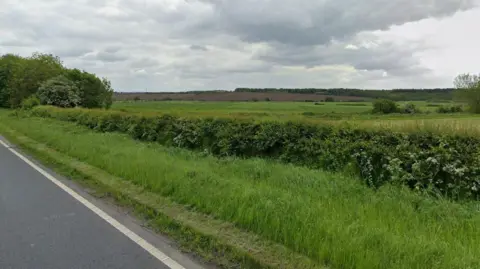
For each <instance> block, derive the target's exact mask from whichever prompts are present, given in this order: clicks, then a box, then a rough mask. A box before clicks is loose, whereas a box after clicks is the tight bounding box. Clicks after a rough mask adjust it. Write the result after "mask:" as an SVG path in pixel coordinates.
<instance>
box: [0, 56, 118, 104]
mask: <svg viewBox="0 0 480 269" xmlns="http://www.w3.org/2000/svg"><path fill="white" fill-rule="evenodd" d="M112 98H113V89H112V87H111V83H110V81H109V80H107V79H106V78H99V77H97V76H96V75H95V74H92V73H88V72H86V71H82V70H79V69H69V68H66V67H65V66H64V65H63V63H62V61H61V60H60V58H59V57H57V56H54V55H52V54H43V53H33V54H32V55H31V56H29V57H21V56H19V55H15V54H5V55H2V56H1V57H0V107H3V108H19V107H22V106H23V105H35V104H36V103H39V104H45V105H55V106H60V107H75V106H81V107H85V108H109V107H110V106H111V104H112Z"/></svg>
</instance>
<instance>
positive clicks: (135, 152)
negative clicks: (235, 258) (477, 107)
mask: <svg viewBox="0 0 480 269" xmlns="http://www.w3.org/2000/svg"><path fill="white" fill-rule="evenodd" d="M271 127H275V126H274V125H272V126H271ZM159 128H162V126H159ZM265 128H269V127H267V126H265ZM9 129H10V130H12V129H13V130H15V131H14V132H11V131H10V132H9V131H7V130H9ZM0 130H1V131H2V133H5V134H8V136H9V137H11V138H14V139H15V140H14V141H15V142H17V141H22V142H23V143H22V142H21V143H20V145H22V146H24V148H27V149H32V150H31V151H32V152H34V153H39V152H40V153H39V154H38V155H39V156H40V157H43V158H42V160H46V161H48V162H47V163H61V164H66V165H68V166H67V167H65V168H66V169H65V171H66V172H67V173H71V171H72V169H74V170H75V171H77V170H79V171H81V172H82V175H83V174H84V173H85V174H86V176H87V178H89V179H92V180H93V181H92V183H94V184H95V185H96V186H100V185H101V186H102V187H104V185H105V184H106V185H107V186H112V187H113V188H114V189H113V192H112V193H115V194H119V195H123V198H122V199H129V198H132V197H133V198H132V199H135V201H140V202H142V203H145V204H147V205H148V206H139V208H147V209H148V210H149V211H150V212H151V213H150V214H151V215H155V216H158V215H159V214H160V215H161V214H162V213H161V212H165V211H166V212H168V213H167V214H168V216H172V217H174V218H177V217H179V218H180V219H181V220H180V221H181V222H180V223H186V224H187V226H188V227H192V228H194V229H195V228H197V227H198V228H200V231H206V232H207V233H208V234H209V235H211V237H212V238H219V239H220V240H222V241H223V242H227V243H231V242H233V244H234V245H235V246H241V248H242V253H243V249H245V251H246V252H247V253H254V254H252V256H253V257H255V258H258V257H260V260H261V261H265V260H272V259H273V263H271V266H265V267H262V268H285V269H287V268H295V269H296V268H299V269H300V268H302V269H306V268H311V269H313V268H332V269H334V268H336V269H339V268H355V269H452V268H455V269H467V268H471V269H474V268H475V269H476V268H480V260H479V258H478V257H480V240H477V239H478V237H479V233H478V227H479V226H480V214H478V209H479V208H478V206H479V205H480V203H479V202H470V203H456V202H453V201H448V200H447V199H435V198H432V197H428V196H425V195H418V194H415V193H412V192H411V191H409V190H407V189H406V188H397V187H394V186H388V185H387V186H384V187H382V188H379V189H378V190H375V191H374V190H372V189H369V188H366V187H365V186H362V184H358V182H355V178H354V177H348V176H344V175H342V174H338V173H329V172H325V171H321V170H313V169H306V168H304V167H298V166H293V165H284V164H281V163H278V162H276V161H270V160H262V159H258V158H250V159H241V158H234V157H229V158H222V159H219V158H215V157H213V156H211V155H210V154H205V153H204V152H207V150H205V151H202V152H192V151H190V150H182V149H179V148H172V147H164V146H161V145H159V144H155V143H142V142H139V141H134V140H132V139H129V138H128V137H126V135H123V134H120V133H116V132H114V133H95V132H89V131H88V130H86V129H85V128H84V127H83V126H75V124H71V123H68V122H60V121H57V120H50V119H40V118H22V119H18V118H13V117H1V111H0ZM24 135H25V136H28V137H30V138H31V139H34V140H36V141H38V143H37V142H35V141H32V140H30V139H28V138H25V136H24ZM320 144H321V143H320ZM46 145H47V147H46ZM59 152H61V153H63V154H59ZM44 156H47V157H44ZM51 157H53V158H54V159H53V160H54V161H55V162H53V161H49V160H50V159H51ZM49 158H50V159H49ZM395 162H396V160H395V161H393V160H392V165H393V164H395V165H397V164H396V163H395ZM422 165H424V164H422ZM97 167H98V168H101V170H103V171H100V169H97ZM419 168H422V169H423V168H424V166H422V167H418V168H415V169H419ZM110 175H112V176H110ZM79 179H81V180H84V179H85V176H81V177H79ZM97 183H102V184H97ZM132 185H133V186H132ZM137 190H138V191H137ZM132 195H133V196H132ZM172 204H175V208H171V206H170V205H172ZM129 205H131V204H129ZM184 208H188V209H192V211H194V214H192V215H190V214H185V213H186V212H184V211H183V209H184ZM152 209H157V210H158V211H155V210H152ZM159 212H160V213H159ZM179 212H180V213H179ZM203 214H208V215H209V216H208V217H204V215H203ZM199 220H206V221H204V222H201V224H202V225H200V226H197V225H196V224H197V223H198V221H199ZM159 224H160V225H165V226H166V227H167V229H166V230H167V232H169V231H170V232H171V228H172V227H173V226H172V225H170V224H169V223H168V222H167V224H165V223H164V222H156V223H154V225H159ZM156 227H158V226H156ZM175 227H176V226H175ZM204 227H208V229H205V228H204ZM212 227H214V229H212ZM232 227H235V228H238V229H239V230H241V231H242V232H241V233H240V234H238V233H236V232H233V231H232V229H231V228H232ZM175 229H176V228H175ZM202 229H203V230H202ZM251 233H253V234H255V235H256V236H255V237H253V239H255V240H254V242H255V243H253V244H251V243H250V242H251V241H250V240H247V241H246V240H245V239H250V238H251V237H250V236H249V235H250V234H251ZM192 238H193V239H192ZM263 239H267V240H269V241H270V242H266V243H265V242H264V241H263ZM185 240H186V241H189V242H192V241H198V242H199V244H202V245H209V246H211V245H210V243H209V242H207V243H208V244H205V242H206V241H204V240H200V239H199V238H196V237H193V236H186V237H185ZM272 242H274V243H278V244H281V245H282V246H281V247H280V248H278V247H277V246H276V245H275V244H272ZM249 243H250V244H249ZM279 249H281V250H282V251H281V252H279V253H283V254H284V255H281V256H280V257H278V256H276V255H271V252H268V251H267V252H265V251H264V250H270V251H276V250H279ZM252 250H254V251H253V252H252ZM283 250H285V251H283ZM213 251H214V252H213V253H212V255H213V256H210V257H213V258H212V259H214V260H215V258H216V257H220V258H221V259H222V260H223V259H224V258H225V250H224V249H223V248H221V249H220V251H219V249H218V248H214V250H213ZM293 253H298V254H300V255H305V256H308V257H309V258H311V259H312V260H313V261H314V265H312V264H311V263H305V260H304V259H299V258H298V256H294V255H291V254H293ZM241 257H243V255H242V256H241ZM288 261H291V262H292V263H293V264H291V263H289V262H288ZM223 265H225V264H223ZM326 265H327V266H326ZM223 267H224V268H258V267H255V266H251V265H245V266H243V263H241V264H240V263H239V264H236V265H232V266H228V265H227V266H223Z"/></svg>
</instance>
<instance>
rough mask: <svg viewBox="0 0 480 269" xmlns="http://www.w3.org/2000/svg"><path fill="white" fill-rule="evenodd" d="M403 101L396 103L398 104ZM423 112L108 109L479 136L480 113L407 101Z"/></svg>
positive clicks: (275, 106) (303, 107) (311, 106)
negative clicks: (441, 111)
mask: <svg viewBox="0 0 480 269" xmlns="http://www.w3.org/2000/svg"><path fill="white" fill-rule="evenodd" d="M405 103H406V102H403V103H402V102H400V103H399V105H400V106H402V105H403V104H405ZM409 103H413V104H415V105H416V106H417V107H418V108H419V109H420V110H421V111H423V112H427V113H423V114H413V115H410V114H407V115H405V114H391V115H372V114H371V113H370V111H371V110H372V103H371V102H320V103H317V104H319V105H315V103H314V102H196V101H162V102H150V101H137V102H134V101H125V102H115V103H114V105H113V107H112V109H113V110H119V111H125V112H131V113H142V114H147V115H156V114H158V115H160V114H170V115H175V116H182V117H225V118H235V119H254V120H256V121H296V122H307V123H328V124H332V125H342V124H344V125H348V126H355V127H362V128H374V129H389V130H394V131H405V132H409V131H418V130H426V131H431V132H440V133H450V134H466V135H469V134H471V135H480V116H476V115H473V114H468V113H457V114H438V113H435V111H436V109H437V108H438V107H439V106H442V105H450V104H449V103H428V102H423V101H416V102H409Z"/></svg>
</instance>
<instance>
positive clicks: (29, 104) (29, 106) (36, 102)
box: [22, 95, 40, 110]
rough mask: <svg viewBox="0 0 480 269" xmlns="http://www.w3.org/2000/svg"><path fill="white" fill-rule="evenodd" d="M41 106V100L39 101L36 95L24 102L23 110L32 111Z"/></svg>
mask: <svg viewBox="0 0 480 269" xmlns="http://www.w3.org/2000/svg"><path fill="white" fill-rule="evenodd" d="M39 105H40V99H38V97H37V96H35V95H31V96H30V97H28V98H26V99H24V100H23V101H22V109H24V110H30V109H32V108H34V107H36V106H39Z"/></svg>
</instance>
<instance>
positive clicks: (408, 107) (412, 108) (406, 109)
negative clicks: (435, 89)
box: [401, 103, 422, 114]
mask: <svg viewBox="0 0 480 269" xmlns="http://www.w3.org/2000/svg"><path fill="white" fill-rule="evenodd" d="M401 113H405V114H416V113H422V111H421V110H420V109H419V108H417V106H416V105H415V104H412V103H406V104H405V105H404V106H403V107H402V109H401Z"/></svg>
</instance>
